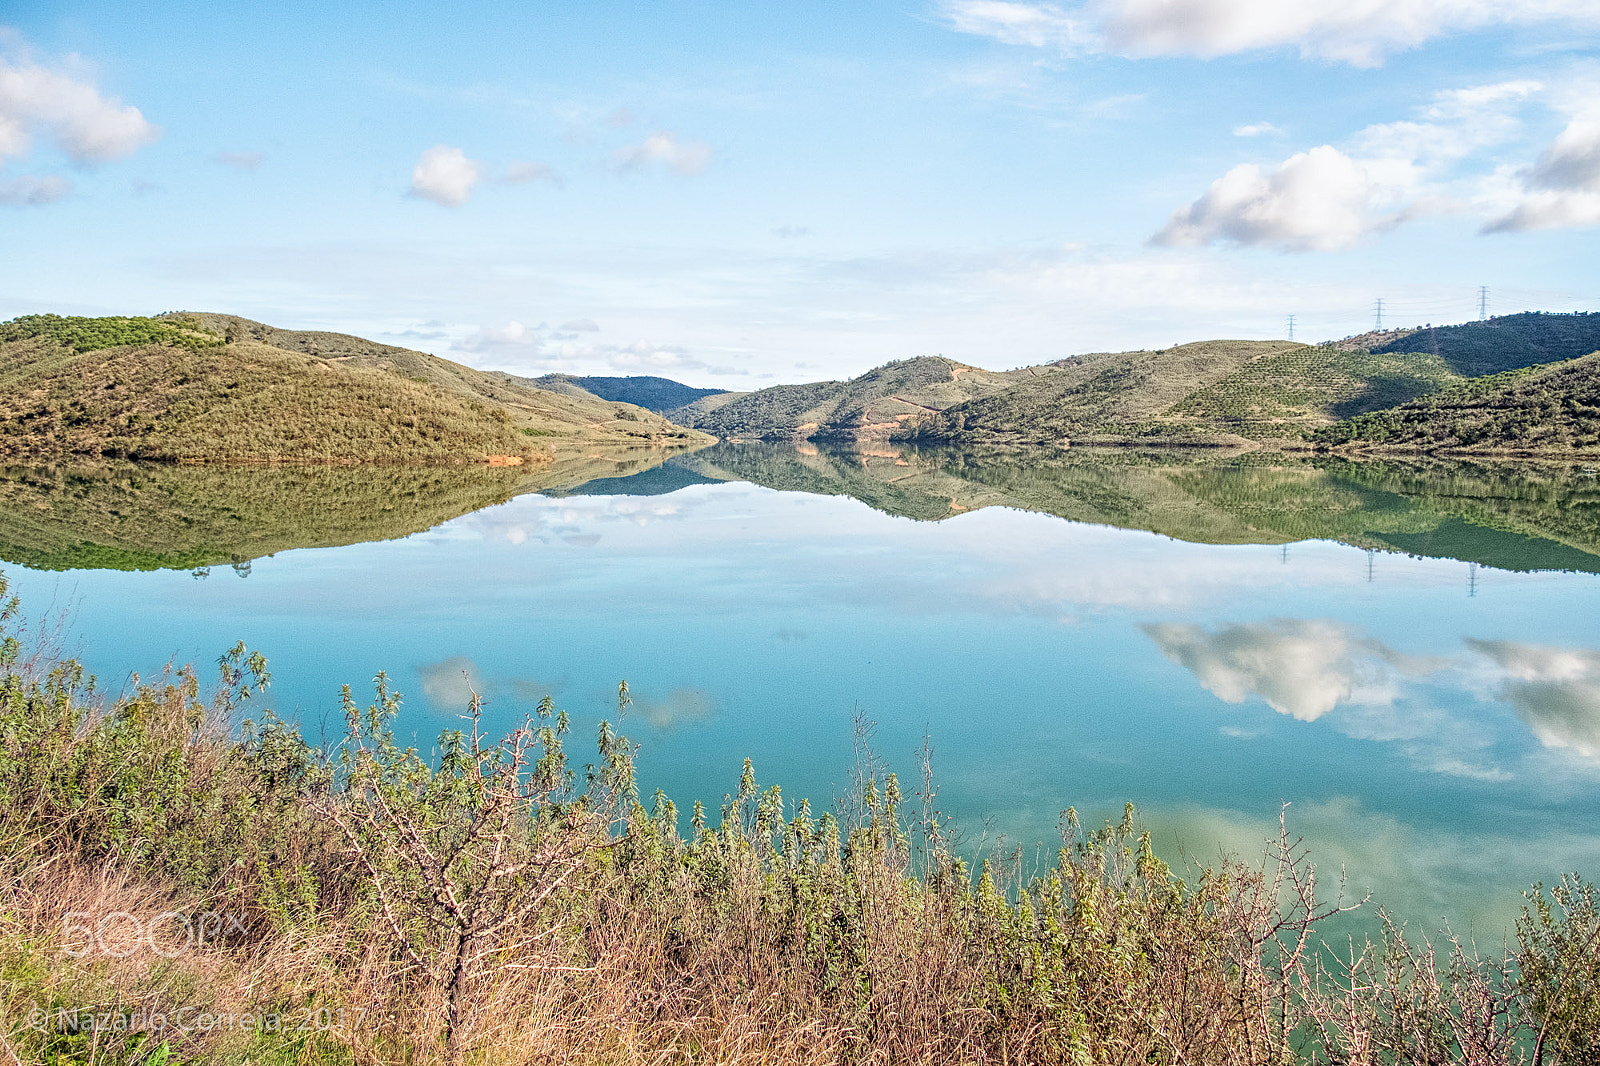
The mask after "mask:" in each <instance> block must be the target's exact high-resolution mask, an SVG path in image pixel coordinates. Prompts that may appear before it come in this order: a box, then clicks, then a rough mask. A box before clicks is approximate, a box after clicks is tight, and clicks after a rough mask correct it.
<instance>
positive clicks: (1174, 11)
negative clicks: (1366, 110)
mask: <svg viewBox="0 0 1600 1066" xmlns="http://www.w3.org/2000/svg"><path fill="white" fill-rule="evenodd" d="M942 9H943V12H944V14H945V17H946V19H947V20H948V21H949V23H950V25H951V26H952V27H953V28H955V29H956V30H959V31H961V32H963V33H971V34H977V35H980V36H984V37H990V38H993V39H995V40H998V41H1003V42H1005V43H1007V44H1014V45H1027V46H1031V47H1035V48H1050V49H1054V50H1059V51H1064V52H1067V53H1069V54H1075V53H1083V52H1098V51H1104V52H1117V53H1121V54H1125V55H1133V56H1198V57H1202V58H1213V57H1216V56H1223V55H1234V54H1238V53H1241V52H1253V51H1259V50H1262V49H1273V48H1294V49H1297V50H1298V51H1299V52H1300V54H1301V55H1302V56H1304V57H1306V58H1309V59H1329V60H1335V61H1339V62H1345V63H1351V64H1355V65H1358V66H1372V65H1375V64H1377V63H1379V62H1381V61H1382V59H1383V57H1384V56H1385V55H1387V54H1389V53H1391V52H1396V51H1403V50H1405V49H1408V48H1415V47H1417V46H1418V45H1420V44H1422V43H1423V42H1425V41H1427V40H1429V39H1431V38H1434V37H1438V36H1442V35H1444V34H1446V33H1460V32H1466V31H1470V30H1476V29H1481V28H1484V27H1488V26H1515V25H1558V26H1559V25H1566V26H1573V27H1578V28H1591V29H1592V28H1597V27H1600V9H1597V8H1596V7H1595V5H1594V4H1593V3H1592V2H1590V0H1354V2H1351V0H1298V2H1296V3H1283V2H1282V0H1080V2H1078V3H1037V2H1012V0H945V2H944V3H943V5H942Z"/></svg>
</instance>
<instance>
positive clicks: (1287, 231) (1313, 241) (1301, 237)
mask: <svg viewBox="0 0 1600 1066" xmlns="http://www.w3.org/2000/svg"><path fill="white" fill-rule="evenodd" d="M1391 199H1392V197H1391V196H1390V194H1389V193H1388V190H1386V189H1384V188H1383V186H1381V185H1380V184H1379V183H1378V182H1377V181H1376V180H1374V177H1373V175H1372V174H1371V173H1370V172H1369V171H1368V169H1367V168H1366V167H1365V166H1363V165H1362V164H1361V163H1360V162H1357V161H1356V160H1354V159H1351V158H1350V157H1349V156H1347V155H1345V154H1344V153H1343V152H1341V151H1339V150H1338V149H1337V148H1334V147H1333V146H1331V145H1326V144H1325V145H1322V146H1321V147H1320V148H1313V149H1311V150H1310V151H1309V152H1299V153H1296V154H1295V155H1292V156H1290V157H1289V158H1288V159H1286V160H1284V162H1283V163H1282V164H1281V165H1280V166H1279V167H1278V168H1277V169H1276V170H1274V171H1271V172H1263V171H1262V169H1261V168H1260V167H1258V166H1257V165H1255V164H1254V163H1243V164H1240V165H1239V166H1236V167H1234V168H1233V169H1232V170H1230V171H1228V172H1227V173H1226V174H1224V175H1223V176H1222V177H1220V178H1218V179H1217V180H1216V181H1214V182H1212V183H1211V188H1210V189H1208V190H1207V191H1206V194H1205V195H1204V196H1202V197H1200V199H1198V200H1196V201H1194V202H1193V203H1191V204H1189V205H1188V206H1187V207H1183V208H1180V209H1179V210H1178V211H1177V212H1175V213H1174V214H1173V216H1172V218H1171V219H1170V220H1169V221H1168V222H1167V224H1166V226H1165V227H1164V228H1163V229H1162V230H1161V231H1160V232H1159V233H1157V234H1156V236H1155V238H1154V239H1155V241H1156V243H1157V244H1166V245H1186V244H1187V245H1197V244H1210V243H1211V242H1213V241H1217V240H1227V241H1233V242H1235V243H1238V244H1245V245H1264V246H1269V247H1277V248H1283V249H1286V250H1289V251H1312V250H1315V251H1325V250H1329V249H1336V248H1348V247H1350V246H1352V245H1354V244H1357V243H1358V242H1360V241H1361V239H1362V238H1364V237H1366V236H1368V235H1369V234H1372V233H1377V232H1380V231H1382V230H1385V229H1389V228H1391V227H1393V226H1394V225H1395V224H1396V223H1398V222H1399V221H1401V220H1402V218H1403V217H1404V216H1403V214H1401V213H1398V212H1394V211H1392V210H1385V208H1386V207H1387V206H1388V205H1389V201H1390V200H1391Z"/></svg>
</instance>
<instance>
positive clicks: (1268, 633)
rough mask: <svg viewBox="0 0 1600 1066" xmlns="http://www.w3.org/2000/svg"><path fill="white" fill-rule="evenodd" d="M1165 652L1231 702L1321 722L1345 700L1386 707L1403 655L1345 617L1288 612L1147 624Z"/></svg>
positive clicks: (1164, 653) (1147, 628) (1220, 697)
mask: <svg viewBox="0 0 1600 1066" xmlns="http://www.w3.org/2000/svg"><path fill="white" fill-rule="evenodd" d="M1144 631H1145V633H1146V635H1148V636H1149V637H1150V639H1152V640H1154V641H1155V642H1156V646H1157V647H1159V648H1160V649H1161V653H1162V654H1163V655H1165V656H1166V657H1167V658H1168V659H1171V660H1172V661H1173V662H1175V663H1177V664H1179V665H1180V666H1182V667H1184V668H1185V669H1187V670H1188V671H1189V672H1190V673H1192V674H1194V676H1195V678H1196V680H1198V681H1199V682H1200V684H1201V685H1203V686H1204V687H1205V688H1206V689H1207V690H1208V691H1210V692H1211V693H1213V694H1214V695H1216V696H1217V697H1218V698H1219V699H1222V700H1225V701H1227V702H1228V703H1243V702H1244V701H1245V700H1246V699H1248V698H1250V697H1251V696H1257V697H1259V698H1260V699H1262V700H1264V701H1265V702H1266V704H1267V706H1269V707H1271V708H1272V709H1273V710H1275V711H1277V712H1278V713H1279V714H1286V715H1288V716H1289V717H1291V718H1296V719H1299V720H1300V721H1302V722H1314V721H1316V720H1317V719H1318V718H1321V717H1322V716H1323V715H1325V714H1327V713H1328V712H1329V711H1331V710H1333V709H1334V708H1335V707H1337V706H1339V705H1340V704H1342V703H1355V704H1367V705H1386V704H1389V703H1392V702H1393V701H1394V697H1395V691H1394V686H1393V684H1392V680H1391V678H1392V673H1393V670H1392V666H1393V665H1394V663H1396V662H1397V661H1399V658H1400V657H1399V656H1396V655H1395V654H1394V653H1393V652H1390V651H1389V650H1388V649H1386V648H1384V647H1383V646H1382V645H1379V644H1377V643H1376V642H1373V641H1369V640H1364V639H1362V638H1360V637H1358V636H1356V635H1355V634H1354V633H1352V632H1351V631H1350V630H1349V629H1348V628H1347V627H1345V626H1343V625H1340V624H1339V623H1337V622H1324V621H1302V620H1299V619H1292V618H1283V619H1277V620H1274V621H1272V622H1270V623H1266V624H1248V625H1232V626H1225V627H1223V628H1222V629H1219V630H1217V631H1216V632H1208V631H1207V630H1205V629H1204V628H1202V627H1200V626H1196V625H1182V624H1177V623H1162V624H1158V625H1148V626H1145V627H1144Z"/></svg>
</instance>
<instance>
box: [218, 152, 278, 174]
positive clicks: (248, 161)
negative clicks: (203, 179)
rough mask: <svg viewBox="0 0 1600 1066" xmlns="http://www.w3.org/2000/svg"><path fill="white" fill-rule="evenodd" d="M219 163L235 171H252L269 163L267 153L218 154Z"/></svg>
mask: <svg viewBox="0 0 1600 1066" xmlns="http://www.w3.org/2000/svg"><path fill="white" fill-rule="evenodd" d="M216 160H217V162H219V163H221V164H222V165H223V166H225V167H232V168H233V169H234V170H243V171H251V170H255V169H257V168H258V167H260V166H261V164H262V163H265V162H266V161H267V153H265V152H218V153H217V155H216Z"/></svg>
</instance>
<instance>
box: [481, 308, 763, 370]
mask: <svg viewBox="0 0 1600 1066" xmlns="http://www.w3.org/2000/svg"><path fill="white" fill-rule="evenodd" d="M560 330H561V331H552V330H550V329H549V328H548V327H547V326H546V325H544V324H543V323H541V324H540V325H538V326H527V325H524V324H523V323H521V322H516V321H512V322H507V323H506V324H505V325H504V326H485V327H483V328H482V329H479V330H478V331H477V332H475V333H473V334H472V335H470V336H468V337H466V338H464V339H462V340H460V341H457V342H456V343H455V345H454V349H455V350H456V351H457V352H462V353H466V354H470V355H481V356H488V357H489V360H488V364H489V368H490V369H499V370H507V371H510V372H512V373H519V374H522V373H539V374H548V373H561V374H592V373H605V372H608V371H609V372H613V373H619V374H664V375H668V376H671V375H674V374H684V373H697V372H705V373H710V374H723V375H731V376H735V377H740V376H744V375H746V374H748V373H749V372H748V371H746V370H744V369H742V368H738V367H732V366H713V365H711V364H710V363H708V362H706V361H705V360H703V359H700V358H698V357H696V356H695V355H693V354H691V353H690V351H689V349H687V348H685V347H683V346H682V345H676V344H657V343H654V342H651V341H634V342H632V343H630V344H597V343H595V341H594V340H593V339H582V338H580V337H579V334H581V333H589V332H598V330H599V327H598V326H597V325H596V324H595V323H594V322H593V321H592V320H590V319H578V320H577V321H575V322H568V323H564V324H563V325H562V326H561V327H560ZM474 365H477V364H474Z"/></svg>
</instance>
